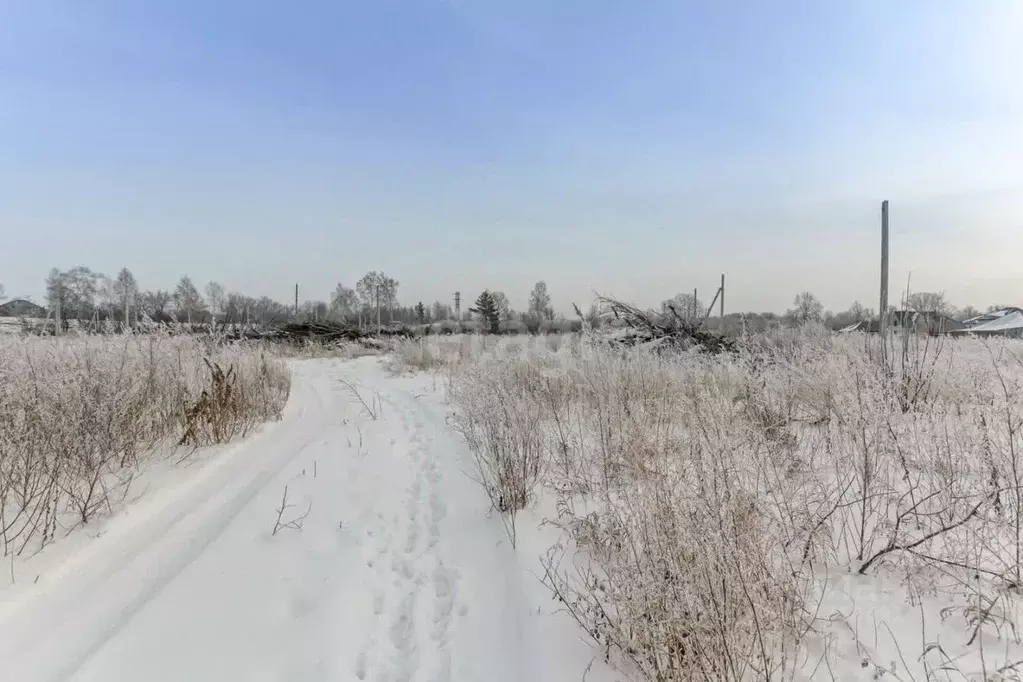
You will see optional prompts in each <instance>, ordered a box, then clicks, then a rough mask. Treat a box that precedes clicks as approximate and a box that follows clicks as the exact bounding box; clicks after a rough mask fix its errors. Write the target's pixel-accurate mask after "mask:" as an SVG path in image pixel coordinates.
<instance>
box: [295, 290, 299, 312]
mask: <svg viewBox="0 0 1023 682" xmlns="http://www.w3.org/2000/svg"><path fill="white" fill-rule="evenodd" d="M295 317H298V282H295Z"/></svg>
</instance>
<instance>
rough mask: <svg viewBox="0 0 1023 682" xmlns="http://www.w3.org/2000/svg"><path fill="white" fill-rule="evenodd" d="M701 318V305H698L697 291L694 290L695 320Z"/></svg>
mask: <svg viewBox="0 0 1023 682" xmlns="http://www.w3.org/2000/svg"><path fill="white" fill-rule="evenodd" d="M699 316H700V304H699V303H697V298H696V289H695V288H694V289H693V319H694V320H695V319H697V318H699Z"/></svg>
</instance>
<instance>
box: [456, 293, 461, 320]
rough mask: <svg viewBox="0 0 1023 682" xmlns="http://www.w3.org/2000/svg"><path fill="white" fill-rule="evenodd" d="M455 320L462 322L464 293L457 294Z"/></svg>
mask: <svg viewBox="0 0 1023 682" xmlns="http://www.w3.org/2000/svg"><path fill="white" fill-rule="evenodd" d="M455 320H456V321H458V322H461V321H462V292H460V291H456V292H455Z"/></svg>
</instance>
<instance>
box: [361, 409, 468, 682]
mask: <svg viewBox="0 0 1023 682" xmlns="http://www.w3.org/2000/svg"><path fill="white" fill-rule="evenodd" d="M384 403H385V407H386V408H387V413H388V414H397V415H398V416H399V419H400V422H401V434H402V435H401V438H400V439H397V440H395V441H394V445H396V446H398V444H399V443H398V440H400V441H401V447H400V448H399V449H406V450H407V451H406V452H404V453H400V454H401V455H402V456H403V457H404V461H405V462H406V463H407V464H409V465H411V469H412V483H411V484H410V485H409V486H408V488H407V490H406V493H405V499H404V512H405V513H404V516H403V519H400V520H396V522H395V524H394V528H393V529H392V532H391V533H390V537H391V538H392V541H391V542H389V543H388V544H387V546H386V547H385V549H384V550H383V552H384V554H387V555H389V558H390V571H391V574H392V575H391V576H389V578H390V580H391V582H390V585H389V590H388V594H387V595H386V596H385V595H384V593H383V592H381V591H380V588H379V585H380V584H386V583H387V580H388V576H384V575H381V573H382V572H383V571H384V570H385V566H383V565H382V564H383V563H385V562H377V563H375V564H374V566H375V567H376V568H377V577H376V582H377V584H378V591H377V592H376V594H375V595H374V605H375V607H376V608H374V611H375V614H374V615H375V617H380V616H382V615H383V613H382V612H383V611H384V609H383V608H382V607H381V606H380V605H382V604H384V603H390V604H392V605H393V608H394V610H393V612H391V613H390V614H388V616H389V617H388V625H387V640H388V641H387V645H389V650H390V655H389V656H382V655H380V653H379V649H380V643H379V642H375V641H374V640H375V639H376V638H375V637H374V636H373V635H372V634H371V635H370V636H369V639H368V641H367V643H366V644H365V645H364V646H363V649H362V650H361V651H360V653H359V655H358V656H357V659H356V669H355V674H356V677H357V678H359V679H360V680H372V681H373V682H412V680H415V679H420V678H421V675H420V674H421V673H422V672H423V670H424V668H425V664H426V663H429V664H430V665H429V670H428V671H427V672H428V674H429V675H430V676H429V678H426V679H429V680H431V681H433V682H447V681H448V680H450V678H451V654H450V640H451V624H452V615H453V613H454V610H455V603H456V600H457V588H458V579H459V574H458V572H457V571H455V570H454V569H451V568H448V567H447V566H446V565H445V564H444V562H443V560H442V558H441V557H440V556H439V554H438V548H439V545H440V541H441V529H442V521H443V520H444V518H445V516H446V513H447V510H446V507H445V505H444V501H443V499H442V498H441V495H440V492H439V485H440V483H441V481H442V475H441V471H440V469H439V468H438V466H437V463H436V460H435V457H434V453H433V452H431V449H430V446H431V445H432V439H431V438H429V437H425V436H424V435H423V430H424V426H423V423H422V422H421V421H420V420H414V421H413V420H412V419H411V416H412V415H413V414H414V411H413V409H409V408H408V407H407V406H404V405H402V404H400V403H399V402H398V401H396V400H395V399H393V398H387V399H385V400H384ZM395 538H400V540H401V541H400V543H399V544H397V545H396V544H395V541H394V539H395ZM424 602H428V603H424ZM424 621H425V622H424ZM374 648H376V649H377V650H378V656H377V657H378V658H381V659H384V660H388V661H389V662H390V664H391V665H390V666H389V667H382V668H381V669H377V670H373V669H371V668H372V666H371V665H370V663H371V662H370V660H369V658H370V651H371V650H372V649H374ZM424 657H425V658H427V661H424V660H423V658H424ZM384 660H381V663H383V662H384Z"/></svg>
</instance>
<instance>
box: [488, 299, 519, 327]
mask: <svg viewBox="0 0 1023 682" xmlns="http://www.w3.org/2000/svg"><path fill="white" fill-rule="evenodd" d="M490 298H492V299H493V300H494V305H496V306H497V313H498V315H499V316H500V318H501V319H502V320H504V321H506V322H507V321H508V320H510V319H512V315H513V314H514V313H513V312H512V309H511V304H510V303H509V302H508V297H507V296H505V294H504V292H503V291H491V292H490Z"/></svg>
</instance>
